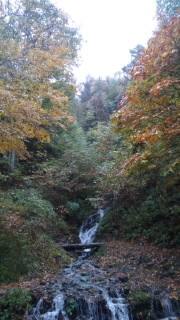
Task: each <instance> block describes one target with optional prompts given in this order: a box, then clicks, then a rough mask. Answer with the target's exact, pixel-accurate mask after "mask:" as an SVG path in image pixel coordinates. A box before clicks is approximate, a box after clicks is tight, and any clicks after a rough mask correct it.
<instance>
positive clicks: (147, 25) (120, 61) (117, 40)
mask: <svg viewBox="0 0 180 320" xmlns="http://www.w3.org/2000/svg"><path fill="white" fill-rule="evenodd" d="M53 1H54V2H55V3H56V4H57V6H58V7H60V8H61V9H63V10H64V11H65V12H66V13H68V14H69V15H70V17H71V18H72V20H73V21H74V23H75V25H76V26H78V27H80V30H81V34H82V36H83V39H84V42H83V46H82V50H81V52H80V56H81V65H80V66H79V68H78V70H76V71H75V73H76V77H77V78H78V80H79V81H83V80H85V77H86V76H87V75H88V74H90V75H92V76H93V77H96V78H97V77H99V76H101V77H105V76H108V75H113V74H114V73H115V72H117V71H120V69H121V68H122V67H123V66H124V65H126V64H127V63H128V62H129V61H130V55H129V50H130V49H132V48H134V47H135V46H136V45H137V44H141V45H146V43H147V40H148V39H149V38H150V37H151V35H152V31H153V30H154V29H155V19H154V17H155V10H156V4H155V2H156V1H155V0H53Z"/></svg>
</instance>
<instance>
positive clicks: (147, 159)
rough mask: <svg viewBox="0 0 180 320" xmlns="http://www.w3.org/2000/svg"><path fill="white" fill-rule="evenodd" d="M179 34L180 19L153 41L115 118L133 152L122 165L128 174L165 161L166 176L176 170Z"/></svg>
mask: <svg viewBox="0 0 180 320" xmlns="http://www.w3.org/2000/svg"><path fill="white" fill-rule="evenodd" d="M178 35H179V18H178V17H174V18H172V19H171V20H170V21H169V23H168V24H167V23H164V24H162V26H161V29H160V30H158V31H157V32H156V33H155V36H154V37H153V38H152V39H150V41H149V45H148V48H147V49H145V50H144V51H143V53H142V55H141V56H140V57H139V59H138V62H137V65H136V66H135V67H134V69H133V71H132V77H133V80H134V82H133V84H132V85H131V86H130V87H129V89H128V91H127V93H126V95H125V97H124V99H122V101H121V103H120V108H119V110H118V112H117V113H116V115H115V117H114V119H113V122H114V123H115V124H116V125H117V131H118V132H120V133H121V134H123V135H124V136H126V140H127V143H128V148H129V149H130V150H131V153H132V155H131V157H129V158H128V159H127V161H125V162H124V164H123V165H122V167H123V168H124V169H125V170H127V172H133V171H134V170H135V171H136V170H140V168H141V169H143V168H144V169H145V170H148V169H151V168H153V167H156V166H157V165H158V163H159V161H160V159H161V161H162V159H163V158H164V159H165V160H164V165H165V166H164V168H163V169H162V171H163V172H164V174H165V170H166V171H167V170H170V171H172V172H174V170H175V168H176V165H177V158H176V151H177V135H178V133H179V128H178V126H179V124H178V118H177V106H178V102H179V97H178V89H179V83H180V80H179V64H178V54H179V48H178ZM172 149H173V151H172ZM165 168H166V169H165Z"/></svg>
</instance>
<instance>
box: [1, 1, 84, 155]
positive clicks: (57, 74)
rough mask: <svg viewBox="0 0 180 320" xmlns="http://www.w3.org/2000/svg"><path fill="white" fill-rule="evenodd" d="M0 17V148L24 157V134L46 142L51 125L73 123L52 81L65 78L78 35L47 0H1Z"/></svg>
mask: <svg viewBox="0 0 180 320" xmlns="http://www.w3.org/2000/svg"><path fill="white" fill-rule="evenodd" d="M0 16H1V19H0V31H1V38H0V45H1V51H0V71H1V75H2V78H1V83H0V86H1V89H0V91H1V113H0V122H1V129H0V153H1V154H5V153H7V152H14V153H15V154H16V155H18V156H19V157H24V156H25V155H27V152H26V141H27V140H28V139H30V138H36V139H38V140H40V141H42V142H48V141H50V134H49V132H48V130H47V128H48V127H49V126H50V125H51V124H56V125H60V126H62V127H64V126H65V125H66V124H67V123H68V122H72V116H71V115H70V113H69V110H68V98H67V96H66V95H65V94H64V91H65V90H62V91H60V90H59V87H58V88H57V87H55V83H58V82H61V83H62V82H63V81H64V83H65V82H66V79H67V78H68V77H69V75H70V73H71V66H72V64H73V63H74V59H75V57H76V54H77V49H78V46H79V36H78V32H77V30H76V29H74V28H71V27H69V25H68V20H67V18H66V16H65V15H64V14H63V13H62V12H61V11H60V10H58V9H57V8H56V7H55V6H54V5H52V4H51V3H50V2H49V1H48V0H34V1H30V0H28V1H27V0H26V1H24V0H17V1H16V2H10V1H7V2H5V3H4V2H1V6H0ZM68 79H69V78H68ZM68 81H70V79H69V80H68ZM68 81H67V82H68Z"/></svg>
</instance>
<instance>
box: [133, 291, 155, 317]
mask: <svg viewBox="0 0 180 320" xmlns="http://www.w3.org/2000/svg"><path fill="white" fill-rule="evenodd" d="M130 299H131V306H132V310H133V315H134V319H135V320H136V319H139V320H141V319H142V320H151V319H152V316H151V301H152V298H151V296H150V295H149V294H148V293H145V292H143V291H138V292H135V293H134V294H133V295H132V296H131V298H130Z"/></svg>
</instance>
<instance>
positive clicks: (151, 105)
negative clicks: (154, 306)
mask: <svg viewBox="0 0 180 320" xmlns="http://www.w3.org/2000/svg"><path fill="white" fill-rule="evenodd" d="M157 21H158V25H157V28H156V30H155V31H154V33H153V36H152V38H150V39H149V41H148V45H147V47H146V48H145V47H143V46H141V45H140V44H137V46H136V47H135V48H132V49H131V50H130V53H131V61H130V62H129V64H128V65H126V66H124V68H123V69H122V70H117V73H116V74H115V75H114V76H113V77H112V76H111V77H110V76H109V77H107V78H106V79H103V78H98V79H95V78H93V77H91V75H89V76H88V77H87V78H86V81H85V82H84V83H81V85H80V86H79V87H77V84H76V81H75V78H74V74H73V68H74V66H75V65H77V64H78V52H79V50H80V47H81V44H82V37H81V33H80V30H79V29H78V28H76V27H72V26H71V25H70V24H69V20H68V16H66V14H65V13H64V12H63V11H62V10H61V9H58V8H56V6H55V5H54V4H52V3H51V2H50V1H49V0H33V1H32V0H16V1H11V0H7V1H5V0H1V1H0V73H1V78H0V319H1V320H6V319H7V320H11V319H12V320H15V319H27V318H26V314H25V315H24V312H25V311H24V310H25V306H27V304H29V303H30V300H31V298H30V296H29V293H28V291H27V290H26V288H25V289H24V288H23V286H22V288H21V289H17V288H19V287H21V285H19V283H21V282H23V281H24V279H28V283H30V281H31V279H33V278H43V277H45V276H47V275H50V274H56V272H57V271H58V270H59V269H60V268H61V269H63V268H64V267H65V266H67V264H68V263H70V262H71V259H72V257H71V256H70V255H69V254H67V252H65V251H64V249H62V248H60V247H58V246H57V244H58V243H75V242H78V241H79V240H78V232H79V228H80V226H81V224H82V222H83V221H84V220H85V219H86V218H87V217H88V216H89V215H90V214H92V213H94V212H96V211H97V210H98V209H99V208H109V210H108V211H107V213H106V215H105V216H104V217H103V218H102V221H101V222H100V225H99V228H98V231H97V239H98V240H99V241H105V242H107V243H109V244H110V243H111V241H115V242H116V241H117V242H116V243H118V241H122V243H126V244H127V243H129V244H130V246H131V245H132V243H145V244H148V245H149V246H153V248H154V247H157V250H161V249H162V250H164V248H165V250H166V249H167V250H178V246H179V234H180V223H179V206H178V202H179V194H178V191H179V190H178V182H179V176H178V169H179V157H178V151H179V121H178V120H179V119H178V106H179V92H180V90H179V89H180V80H179V74H180V69H179V50H180V48H179V34H180V21H179V1H177V0H157ZM100 250H101V251H102V253H101V251H100ZM100 250H99V251H100V254H102V255H103V250H102V249H100ZM109 250H110V249H109ZM112 250H113V249H112ZM112 254H113V253H112ZM97 255H98V254H97ZM109 255H111V250H110V253H109ZM99 259H100V258H99ZM101 263H103V261H101ZM175 275H176V274H175ZM12 288H13V289H12ZM7 290H8V291H7ZM13 290H14V291H13ZM7 292H8V293H7ZM175 293H176V288H175ZM4 294H6V295H7V297H8V298H7V297H6V299H5V300H4ZM175 295H176V294H175ZM8 299H9V300H8ZM5 301H6V302H5ZM72 319H73V318H72ZM118 319H119V318H118ZM138 319H140V318H138ZM142 319H143V320H144V319H145V318H142ZM147 319H150V318H147ZM86 320H88V319H86Z"/></svg>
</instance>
